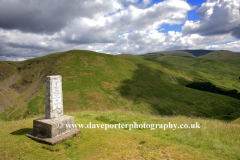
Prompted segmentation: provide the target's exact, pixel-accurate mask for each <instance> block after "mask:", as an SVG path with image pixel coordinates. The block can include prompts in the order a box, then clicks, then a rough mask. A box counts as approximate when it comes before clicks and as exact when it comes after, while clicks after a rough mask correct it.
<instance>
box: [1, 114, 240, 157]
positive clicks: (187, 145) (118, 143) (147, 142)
mask: <svg viewBox="0 0 240 160" xmlns="http://www.w3.org/2000/svg"><path fill="white" fill-rule="evenodd" d="M69 115H71V116H74V117H75V121H76V124H84V125H85V126H86V125H87V124H89V123H90V122H91V123H92V124H118V123H121V124H134V122H136V124H144V123H145V124H163V125H164V124H169V123H171V124H176V125H177V126H180V125H181V124H188V125H190V124H196V122H197V123H198V124H199V127H200V128H195V129H193V128H191V129H190V128H187V129H186V128H185V129H180V128H178V127H177V128H176V129H175V130H173V129H172V128H168V129H166V130H164V129H163V128H157V129H155V130H151V129H150V128H145V129H143V128H142V129H131V130H129V128H122V129H119V128H114V129H108V130H104V129H101V128H96V129H93V128H91V129H89V128H82V129H81V130H82V132H81V133H80V134H78V135H77V136H76V137H74V138H72V139H69V140H67V141H65V142H63V143H60V144H57V145H55V146H50V145H46V144H42V143H39V142H36V141H34V140H32V139H30V138H28V137H26V136H24V134H25V133H27V132H29V131H31V130H32V120H33V119H36V118H38V117H34V118H32V119H25V120H21V121H11V122H0V127H1V128H4V129H1V130H0V135H1V137H0V142H1V143H0V159H24V160H28V159H73V160H74V159H179V160H181V159H196V160H197V159H199V160H200V159H205V160H208V159H209V160H212V159H219V160H221V159H222V160H224V159H229V160H231V159H240V153H239V150H240V126H239V125H237V124H232V123H225V122H221V121H217V120H206V119H200V118H191V117H185V116H175V117H167V116H164V117H159V116H149V115H148V116H147V115H142V114H136V113H132V112H119V111H118V112H93V111H86V112H81V113H74V114H69Z"/></svg>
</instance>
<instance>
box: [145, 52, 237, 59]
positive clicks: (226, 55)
mask: <svg viewBox="0 0 240 160" xmlns="http://www.w3.org/2000/svg"><path fill="white" fill-rule="evenodd" d="M141 56H144V57H146V58H152V59H156V58H158V57H161V56H179V57H187V58H209V59H235V58H240V53H237V52H232V51H227V50H174V51H160V52H153V53H147V54H143V55H141Z"/></svg>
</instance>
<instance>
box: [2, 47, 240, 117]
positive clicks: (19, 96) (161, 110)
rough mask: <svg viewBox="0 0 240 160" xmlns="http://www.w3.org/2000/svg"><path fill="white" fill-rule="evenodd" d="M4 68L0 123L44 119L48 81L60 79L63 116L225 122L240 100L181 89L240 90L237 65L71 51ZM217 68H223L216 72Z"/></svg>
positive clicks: (236, 112)
mask: <svg viewBox="0 0 240 160" xmlns="http://www.w3.org/2000/svg"><path fill="white" fill-rule="evenodd" d="M173 54H176V53H173ZM188 54H189V53H188ZM3 63H4V65H5V66H6V70H9V74H7V73H8V72H4V74H3V75H5V77H4V78H3V79H2V81H1V82H0V93H1V94H0V99H1V101H0V102H1V103H0V105H1V111H3V110H4V112H2V113H0V118H1V119H7V120H11V119H23V118H27V117H33V115H38V114H42V115H44V113H45V92H46V91H45V88H46V85H45V81H46V76H48V75H61V76H62V78H63V79H62V80H63V81H62V83H63V87H62V88H63V104H64V112H65V113H69V112H80V111H84V110H97V111H104V110H125V111H136V112H141V113H146V114H155V115H187V116H197V117H209V118H216V119H222V120H229V121H230V120H234V119H236V118H239V117H240V113H239V106H240V100H238V99H234V98H231V97H227V96H223V95H218V94H213V93H209V92H203V91H198V90H194V89H191V88H187V87H185V86H186V84H188V83H191V82H192V81H209V80H211V82H214V83H213V84H216V85H221V86H222V87H225V88H227V89H231V88H237V87H239V88H240V84H239V82H238V81H236V80H235V79H234V77H236V75H237V74H240V73H239V72H238V70H237V69H236V68H237V67H239V64H238V63H237V61H236V62H235V63H229V62H224V61H216V60H212V61H210V60H201V59H198V58H197V59H196V58H186V57H176V56H175V57H174V56H161V57H158V58H156V59H153V58H146V57H143V56H134V55H118V56H113V55H108V54H103V53H96V52H91V51H79V50H72V51H67V52H62V53H54V54H50V55H47V56H44V57H40V58H34V59H30V60H27V61H23V62H3ZM219 65H220V66H221V68H218V67H217V66H219ZM203 66H204V67H203ZM209 68H211V69H209ZM221 77H224V78H221ZM229 84H234V86H232V85H229ZM238 91H240V90H239V89H238Z"/></svg>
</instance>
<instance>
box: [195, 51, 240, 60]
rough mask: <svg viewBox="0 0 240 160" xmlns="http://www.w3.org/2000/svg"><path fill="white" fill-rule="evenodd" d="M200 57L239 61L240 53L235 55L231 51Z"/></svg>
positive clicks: (216, 52)
mask: <svg viewBox="0 0 240 160" xmlns="http://www.w3.org/2000/svg"><path fill="white" fill-rule="evenodd" d="M200 57H201V58H209V59H236V58H237V59H239V58H240V53H235V52H231V51H214V52H210V53H208V54H205V55H203V56H200Z"/></svg>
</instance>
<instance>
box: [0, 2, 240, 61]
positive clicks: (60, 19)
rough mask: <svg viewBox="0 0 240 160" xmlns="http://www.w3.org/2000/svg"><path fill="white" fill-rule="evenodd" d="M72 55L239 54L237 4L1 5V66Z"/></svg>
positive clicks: (239, 20) (239, 14) (239, 33)
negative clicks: (64, 53) (195, 51)
mask: <svg viewBox="0 0 240 160" xmlns="http://www.w3.org/2000/svg"><path fill="white" fill-rule="evenodd" d="M71 49H80V50H81V49H82V50H92V51H96V52H101V53H107V54H114V55H116V54H121V53H129V54H134V55H138V54H145V53H151V52H157V51H166V50H178V49H209V50H230V51H235V52H240V3H239V0H221V1H219V0H206V1H204V0H187V1H186V0H161V1H157V0H140V1H139V0H112V1H106V0H91V1H89V0H81V1H79V0H71V1H69V0H56V1H52V0H46V1H42V0H14V1H13V0H0V61H1V60H12V61H21V60H26V59H29V58H34V57H39V56H44V55H46V54H50V53H54V52H61V51H67V50H71Z"/></svg>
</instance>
